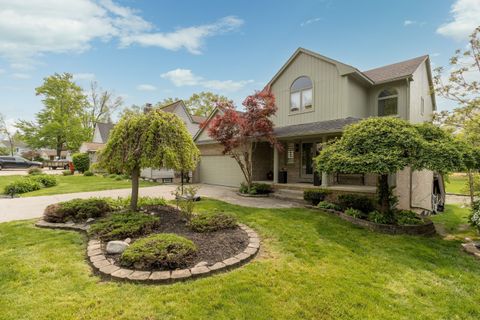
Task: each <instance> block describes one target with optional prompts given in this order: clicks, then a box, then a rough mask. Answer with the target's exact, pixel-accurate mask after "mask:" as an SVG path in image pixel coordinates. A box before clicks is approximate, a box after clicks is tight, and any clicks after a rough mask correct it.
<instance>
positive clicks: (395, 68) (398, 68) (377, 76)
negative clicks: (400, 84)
mask: <svg viewBox="0 0 480 320" xmlns="http://www.w3.org/2000/svg"><path fill="white" fill-rule="evenodd" d="M427 58H428V56H427V55H425V56H421V57H417V58H413V59H410V60H406V61H402V62H397V63H394V64H389V65H387V66H383V67H380V68H375V69H371V70H368V71H363V74H365V75H366V76H367V77H369V78H370V79H372V80H373V81H374V82H375V83H381V82H385V81H391V80H395V79H401V78H405V77H408V76H410V75H412V74H413V73H414V72H415V70H417V68H418V66H419V65H420V64H421V63H422V62H423V61H425V59H427Z"/></svg>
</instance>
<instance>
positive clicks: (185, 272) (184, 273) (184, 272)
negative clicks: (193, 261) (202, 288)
mask: <svg viewBox="0 0 480 320" xmlns="http://www.w3.org/2000/svg"><path fill="white" fill-rule="evenodd" d="M191 275H192V274H191V273H190V270H189V269H181V270H173V271H172V276H171V277H172V279H182V278H188V277H190V276H191Z"/></svg>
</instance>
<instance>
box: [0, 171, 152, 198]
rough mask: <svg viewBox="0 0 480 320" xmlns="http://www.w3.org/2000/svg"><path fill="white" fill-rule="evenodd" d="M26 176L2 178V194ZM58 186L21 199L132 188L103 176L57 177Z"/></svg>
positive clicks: (147, 184) (123, 181)
mask: <svg viewBox="0 0 480 320" xmlns="http://www.w3.org/2000/svg"><path fill="white" fill-rule="evenodd" d="M24 177H25V176H2V177H0V193H3V190H4V189H5V186H6V185H7V184H9V183H11V182H13V181H15V180H18V179H22V178H24ZM55 177H57V180H58V185H56V186H54V187H50V188H43V189H40V190H37V191H33V192H28V193H24V194H21V195H20V196H21V197H34V196H48V195H54V194H62V193H74V192H87V191H99V190H111V189H124V188H130V187H131V181H130V180H126V179H123V180H120V181H117V180H115V179H112V178H108V177H105V178H104V177H103V176H91V177H86V176H83V175H74V176H60V175H57V176H55ZM154 185H157V184H156V183H154V182H148V181H140V186H141V187H148V186H154Z"/></svg>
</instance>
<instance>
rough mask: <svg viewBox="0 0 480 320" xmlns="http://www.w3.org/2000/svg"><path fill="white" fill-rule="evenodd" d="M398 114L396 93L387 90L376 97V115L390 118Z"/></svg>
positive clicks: (392, 90) (395, 91)
mask: <svg viewBox="0 0 480 320" xmlns="http://www.w3.org/2000/svg"><path fill="white" fill-rule="evenodd" d="M397 114H398V92H397V90H395V89H393V88H387V89H385V90H383V91H382V92H380V94H379V95H378V115H379V116H392V115H397Z"/></svg>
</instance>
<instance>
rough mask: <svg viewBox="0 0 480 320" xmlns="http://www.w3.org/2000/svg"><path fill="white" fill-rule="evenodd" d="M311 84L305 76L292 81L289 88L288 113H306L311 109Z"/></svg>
mask: <svg viewBox="0 0 480 320" xmlns="http://www.w3.org/2000/svg"><path fill="white" fill-rule="evenodd" d="M312 91H313V84H312V80H310V78H309V77H307V76H301V77H299V78H297V79H296V80H295V81H293V83H292V85H291V87H290V112H298V111H308V110H311V109H312V107H313V104H312V98H313V94H312Z"/></svg>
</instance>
